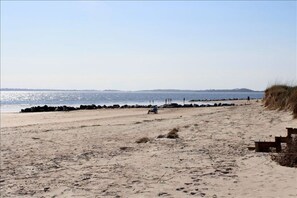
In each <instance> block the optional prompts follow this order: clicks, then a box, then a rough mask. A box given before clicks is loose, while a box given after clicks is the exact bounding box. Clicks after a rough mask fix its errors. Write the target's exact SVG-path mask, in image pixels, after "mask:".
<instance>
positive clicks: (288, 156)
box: [273, 137, 297, 167]
mask: <svg viewBox="0 0 297 198" xmlns="http://www.w3.org/2000/svg"><path fill="white" fill-rule="evenodd" d="M273 159H274V160H275V161H276V162H277V163H279V164H280V165H281V166H288V167H297V137H294V138H292V141H291V142H290V143H288V144H287V146H286V148H285V149H284V150H283V151H282V152H281V153H279V154H278V155H277V156H274V157H273Z"/></svg>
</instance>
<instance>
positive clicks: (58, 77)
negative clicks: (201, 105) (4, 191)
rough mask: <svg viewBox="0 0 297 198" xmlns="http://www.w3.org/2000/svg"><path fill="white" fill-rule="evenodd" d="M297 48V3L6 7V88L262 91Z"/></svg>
mask: <svg viewBox="0 0 297 198" xmlns="http://www.w3.org/2000/svg"><path fill="white" fill-rule="evenodd" d="M296 42H297V41H296V2H295V1H262V2H256V1H252V2H243V1H226V2H222V1H218V2H215V1H196V2H193V1H187V2H176V1H175V2H170V1H161V2H158V1H151V2H143V1H139V2H133V1H130V2H128V1H127V2H106V1H103V2H96V1H85V2H84V1H64V2H58V1H13V2H9V1H1V86H2V87H3V88H4V87H10V88H12V87H19V88H61V89H121V90H139V89H156V88H177V89H209V88H217V89H220V88H241V87H247V88H251V89H256V90H261V89H264V88H265V87H266V86H267V85H269V84H273V83H275V82H289V83H292V82H296V76H297V69H296V67H297V66H296V45H297V43H296Z"/></svg>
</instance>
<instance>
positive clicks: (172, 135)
mask: <svg viewBox="0 0 297 198" xmlns="http://www.w3.org/2000/svg"><path fill="white" fill-rule="evenodd" d="M178 131H179V130H178V128H173V129H172V130H171V131H170V132H169V133H168V134H167V136H166V137H167V138H169V139H177V138H178V137H179V136H178V134H177V132H178Z"/></svg>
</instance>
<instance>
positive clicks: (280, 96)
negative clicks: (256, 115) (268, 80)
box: [263, 85, 297, 118]
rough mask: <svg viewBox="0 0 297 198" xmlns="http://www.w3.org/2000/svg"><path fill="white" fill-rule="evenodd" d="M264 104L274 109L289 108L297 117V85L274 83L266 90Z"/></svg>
mask: <svg viewBox="0 0 297 198" xmlns="http://www.w3.org/2000/svg"><path fill="white" fill-rule="evenodd" d="M263 102H264V106H265V107H267V108H268V109H272V110H289V111H292V112H293V116H294V118H297V86H288V85H273V86H271V87H269V88H267V89H266V90H265V96H264V99H263Z"/></svg>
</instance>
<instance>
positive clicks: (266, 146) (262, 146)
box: [255, 141, 278, 152]
mask: <svg viewBox="0 0 297 198" xmlns="http://www.w3.org/2000/svg"><path fill="white" fill-rule="evenodd" d="M255 147H256V152H270V148H271V147H273V148H276V147H278V145H277V144H276V142H260V141H259V142H255Z"/></svg>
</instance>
